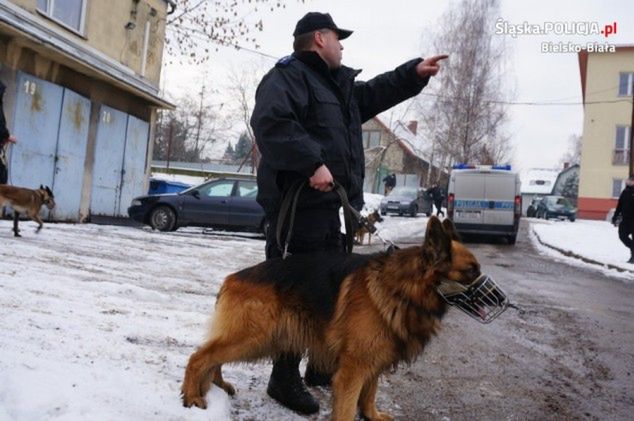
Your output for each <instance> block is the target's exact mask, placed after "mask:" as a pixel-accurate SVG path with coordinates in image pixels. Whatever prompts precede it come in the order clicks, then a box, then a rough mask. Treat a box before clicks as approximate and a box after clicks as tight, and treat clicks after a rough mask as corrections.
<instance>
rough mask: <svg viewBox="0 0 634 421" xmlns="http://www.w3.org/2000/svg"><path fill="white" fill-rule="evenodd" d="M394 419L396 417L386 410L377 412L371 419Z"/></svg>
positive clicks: (382, 420) (385, 420) (375, 420)
mask: <svg viewBox="0 0 634 421" xmlns="http://www.w3.org/2000/svg"><path fill="white" fill-rule="evenodd" d="M393 419H394V418H392V417H391V416H390V415H389V414H386V413H385V412H377V413H376V417H374V418H370V421H392V420H393Z"/></svg>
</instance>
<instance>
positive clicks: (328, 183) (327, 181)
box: [308, 165, 334, 192]
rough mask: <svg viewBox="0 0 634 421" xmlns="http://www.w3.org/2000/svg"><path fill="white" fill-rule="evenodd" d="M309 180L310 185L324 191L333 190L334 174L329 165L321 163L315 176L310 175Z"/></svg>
mask: <svg viewBox="0 0 634 421" xmlns="http://www.w3.org/2000/svg"><path fill="white" fill-rule="evenodd" d="M308 181H309V183H310V187H312V188H313V189H316V190H319V191H323V192H327V191H330V190H332V187H333V185H334V180H333V178H332V174H331V173H330V170H329V169H328V167H327V166H325V165H321V166H320V167H319V168H317V169H316V170H315V173H314V174H313V176H312V177H310V178H309V179H308Z"/></svg>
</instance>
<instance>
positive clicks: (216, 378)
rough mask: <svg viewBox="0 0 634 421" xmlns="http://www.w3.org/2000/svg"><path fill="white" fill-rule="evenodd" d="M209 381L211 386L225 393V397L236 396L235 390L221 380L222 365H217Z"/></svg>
mask: <svg viewBox="0 0 634 421" xmlns="http://www.w3.org/2000/svg"><path fill="white" fill-rule="evenodd" d="M211 381H212V382H213V384H215V385H216V386H218V387H219V388H221V389H222V390H224V391H225V392H227V395H229V396H233V395H235V394H236V389H235V388H234V387H233V385H232V384H231V383H229V382H226V381H225V380H224V379H223V378H222V365H217V366H216V368H215V369H214V370H213V371H212V373H211ZM205 394H206V393H205Z"/></svg>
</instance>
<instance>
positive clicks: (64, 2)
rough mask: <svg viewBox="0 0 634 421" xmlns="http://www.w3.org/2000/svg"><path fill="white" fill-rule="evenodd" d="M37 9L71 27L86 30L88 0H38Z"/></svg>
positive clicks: (79, 30)
mask: <svg viewBox="0 0 634 421" xmlns="http://www.w3.org/2000/svg"><path fill="white" fill-rule="evenodd" d="M37 9H38V10H39V11H40V13H42V14H44V15H46V16H48V17H50V18H52V19H53V20H55V21H56V22H59V23H61V24H62V25H64V26H66V27H68V28H70V29H73V30H75V31H77V32H79V33H83V32H84V14H85V11H86V0H37Z"/></svg>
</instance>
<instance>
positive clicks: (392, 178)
mask: <svg viewBox="0 0 634 421" xmlns="http://www.w3.org/2000/svg"><path fill="white" fill-rule="evenodd" d="M383 183H385V190H384V191H385V195H386V196H387V195H388V193H389V192H391V191H392V189H393V188H394V187H395V186H396V174H394V173H392V174H388V175H386V176H385V178H383Z"/></svg>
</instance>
